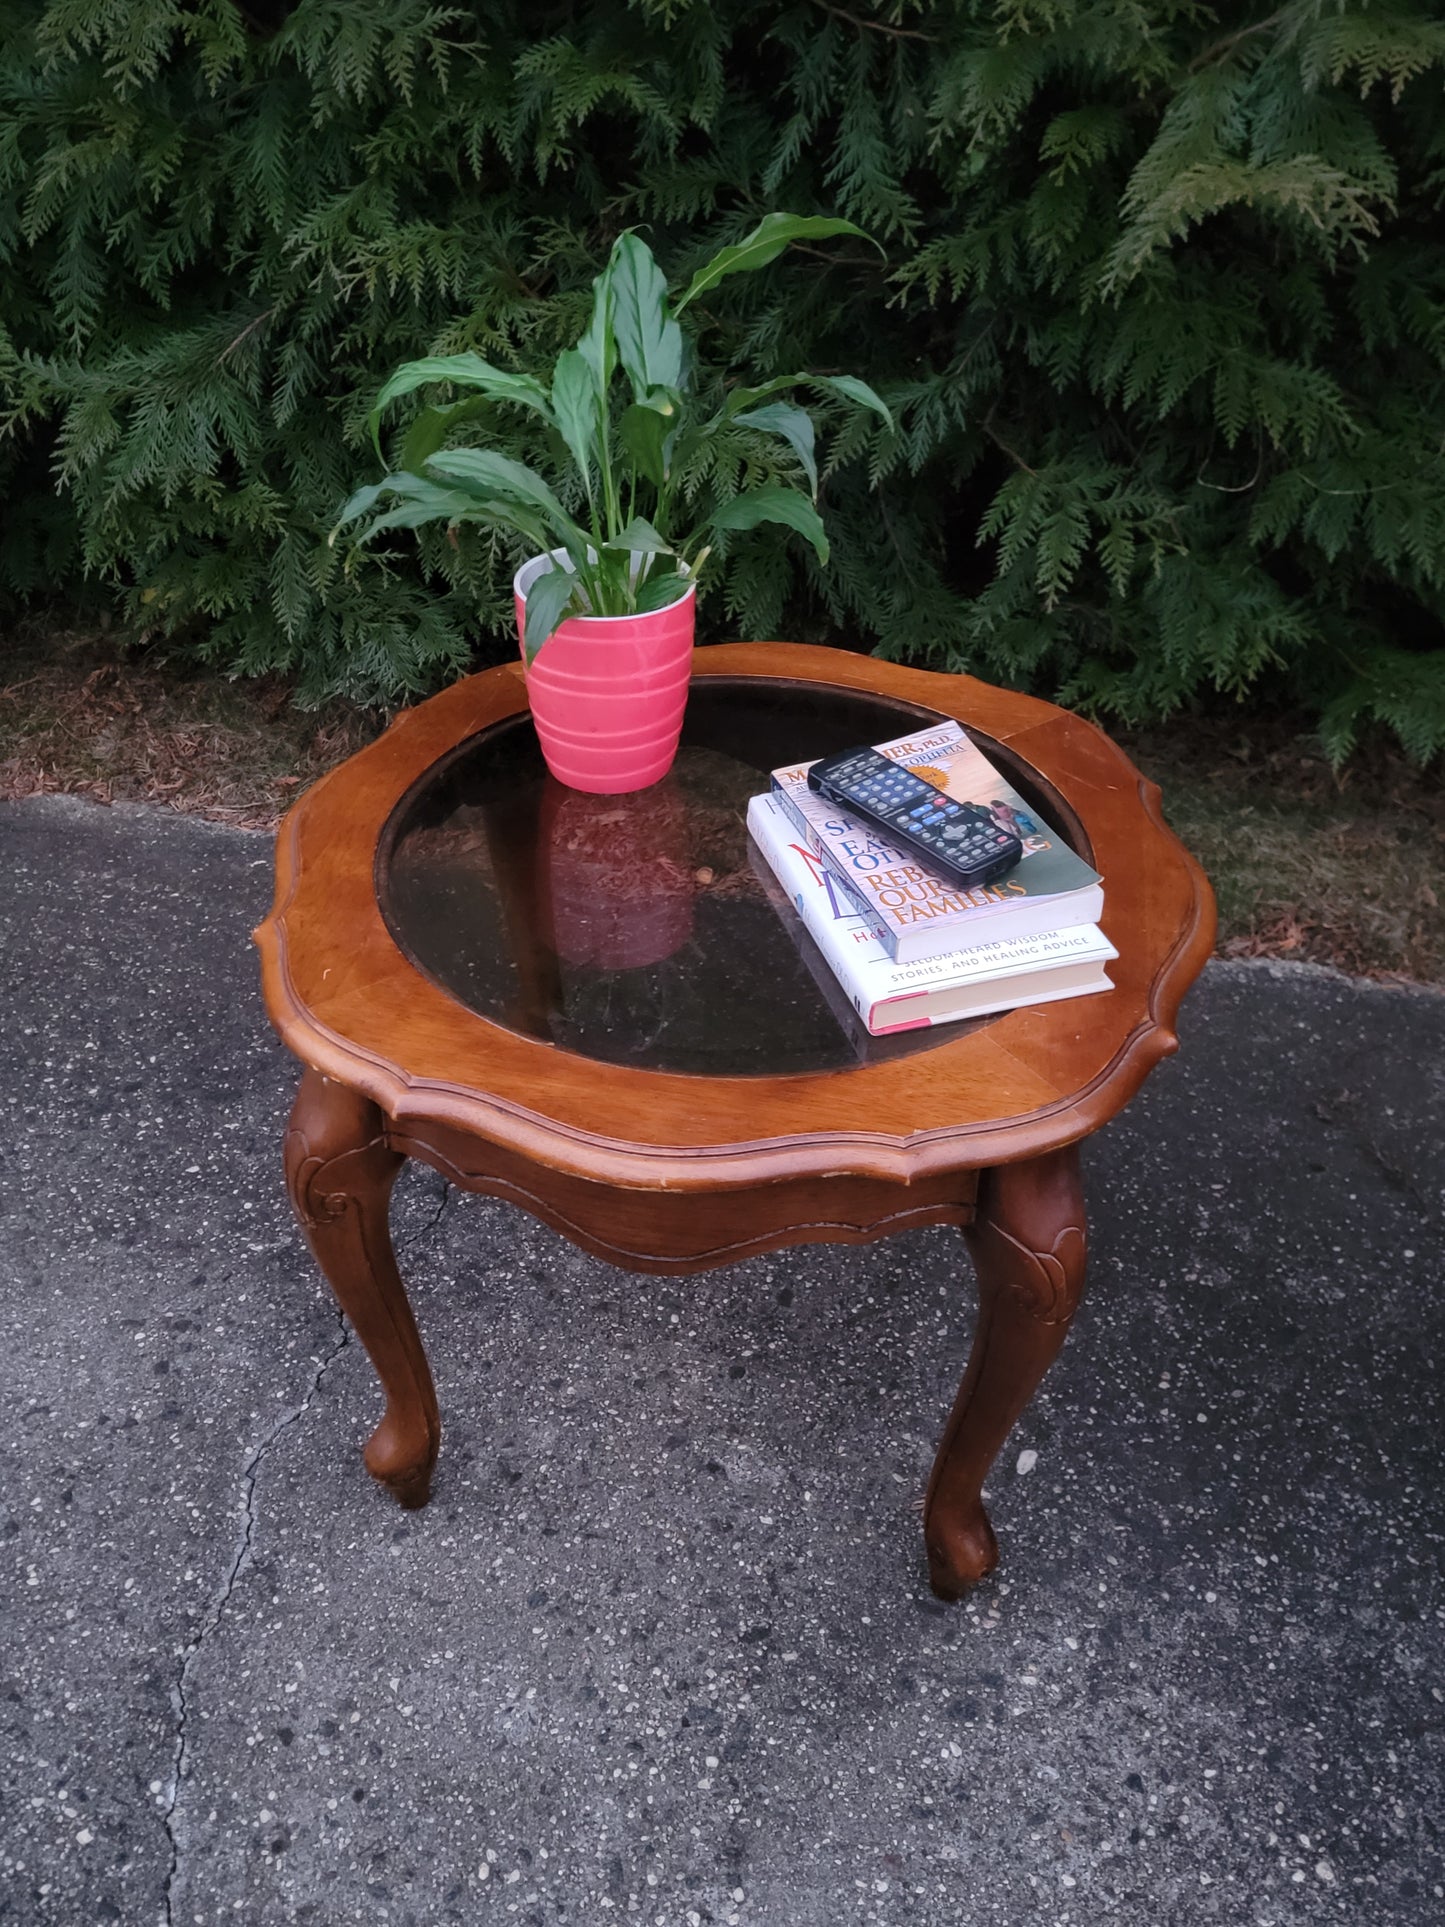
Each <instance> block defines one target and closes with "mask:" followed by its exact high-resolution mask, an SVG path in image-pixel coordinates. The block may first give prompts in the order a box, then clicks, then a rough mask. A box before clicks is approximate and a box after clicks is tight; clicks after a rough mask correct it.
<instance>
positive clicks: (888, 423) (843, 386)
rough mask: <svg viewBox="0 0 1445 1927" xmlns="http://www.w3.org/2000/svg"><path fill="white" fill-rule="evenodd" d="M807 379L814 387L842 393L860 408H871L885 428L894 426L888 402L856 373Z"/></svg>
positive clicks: (813, 376)
mask: <svg viewBox="0 0 1445 1927" xmlns="http://www.w3.org/2000/svg"><path fill="white" fill-rule="evenodd" d="M807 380H808V381H809V382H811V384H812V385H813V387H814V388H828V389H831V390H832V391H833V393H834V394H835V395H841V396H842V397H843V399H844V401H851V402H855V403H856V404H857V405H858V407H859V408H871V409H872V411H873V413H874V414H875V415H877V416H878V418H879V419H880V420H881V421H882V423H883V425H884V427H885V428H891V427H892V426H893V416H892V415H891V413H890V412H889V409H888V404H887V403H886V402H885V401H884V400H883V398H882V396H881V395H877V394H875V393H874V391H873V390H872V389H871V388H870V387H869V386H868V384H867V382H866V381H859V379H858V377H857V376H856V375H809V376H808V377H807Z"/></svg>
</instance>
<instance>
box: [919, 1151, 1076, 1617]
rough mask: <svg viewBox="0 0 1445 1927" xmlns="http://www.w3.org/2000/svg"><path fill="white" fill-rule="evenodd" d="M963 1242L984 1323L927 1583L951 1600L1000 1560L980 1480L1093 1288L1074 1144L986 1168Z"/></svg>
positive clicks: (943, 1468)
mask: <svg viewBox="0 0 1445 1927" xmlns="http://www.w3.org/2000/svg"><path fill="white" fill-rule="evenodd" d="M964 1236H965V1237H966V1238H967V1240H968V1243H969V1248H970V1250H971V1251H972V1254H973V1260H974V1266H975V1269H976V1270H977V1272H978V1288H979V1314H978V1327H977V1329H976V1331H975V1333H974V1339H973V1349H972V1351H971V1352H970V1354H969V1360H968V1369H967V1370H966V1371H965V1373H964V1376H963V1382H962V1384H961V1385H960V1386H959V1388H958V1396H957V1397H956V1398H955V1400H954V1402H953V1410H952V1412H951V1413H950V1414H949V1418H948V1424H947V1426H946V1427H945V1428H944V1433H943V1438H942V1440H941V1441H940V1444H939V1447H938V1456H937V1458H936V1459H935V1460H934V1464H933V1475H932V1477H931V1478H930V1480H929V1482H928V1496H927V1498H926V1499H925V1501H924V1513H923V1534H924V1543H925V1546H926V1548H927V1552H928V1576H929V1583H930V1584H931V1585H932V1587H933V1590H934V1591H935V1592H936V1593H937V1594H938V1595H939V1597H940V1598H942V1599H956V1598H958V1596H959V1594H960V1593H962V1592H963V1591H964V1590H965V1589H966V1588H967V1587H969V1586H971V1585H973V1584H974V1583H975V1582H976V1581H977V1580H979V1579H982V1578H983V1577H984V1575H985V1574H986V1573H988V1572H991V1571H992V1570H993V1568H994V1567H995V1566H996V1565H997V1564H998V1542H997V1540H996V1539H995V1538H994V1534H993V1527H992V1526H991V1525H990V1524H989V1518H988V1514H987V1512H986V1511H985V1510H984V1505H983V1482H984V1479H985V1478H986V1477H987V1475H988V1470H989V1467H990V1466H991V1465H992V1464H993V1462H994V1460H995V1458H996V1457H997V1456H998V1453H999V1451H1000V1449H1001V1447H1002V1446H1003V1442H1004V1440H1005V1439H1006V1438H1007V1437H1008V1435H1009V1433H1010V1432H1011V1431H1012V1429H1013V1427H1014V1425H1015V1424H1016V1423H1017V1421H1018V1419H1019V1417H1020V1416H1021V1415H1022V1413H1023V1411H1024V1409H1025V1407H1026V1406H1027V1405H1028V1402H1029V1400H1030V1399H1031V1398H1032V1397H1033V1395H1034V1392H1035V1391H1036V1389H1037V1388H1038V1385H1039V1381H1040V1380H1041V1379H1042V1378H1043V1375H1044V1373H1045V1372H1046V1371H1047V1370H1048V1368H1049V1366H1050V1365H1051V1364H1052V1363H1053V1361H1054V1359H1055V1358H1056V1357H1057V1356H1058V1353H1059V1350H1060V1348H1061V1346H1062V1345H1063V1342H1064V1338H1065V1336H1066V1335H1067V1332H1068V1329H1069V1321H1070V1319H1071V1318H1072V1317H1073V1315H1074V1310H1075V1307H1076V1306H1077V1305H1078V1302H1079V1295H1080V1293H1081V1292H1082V1291H1083V1288H1084V1266H1085V1259H1086V1255H1087V1232H1086V1229H1085V1215H1084V1193H1083V1186H1082V1184H1081V1181H1080V1178H1079V1160H1078V1149H1077V1146H1074V1145H1069V1146H1067V1147H1066V1148H1065V1149H1064V1150H1062V1151H1052V1152H1049V1153H1048V1154H1047V1155H1045V1156H1044V1157H1040V1158H1032V1159H1030V1160H1029V1161H1028V1162H1027V1163H1023V1164H1002V1165H998V1166H997V1167H995V1168H994V1169H993V1170H991V1171H985V1172H984V1174H983V1177H982V1179H981V1180H980V1184H979V1194H978V1211H977V1215H976V1217H975V1219H974V1222H973V1224H972V1225H970V1226H969V1227H968V1229H967V1230H966V1231H965V1232H964Z"/></svg>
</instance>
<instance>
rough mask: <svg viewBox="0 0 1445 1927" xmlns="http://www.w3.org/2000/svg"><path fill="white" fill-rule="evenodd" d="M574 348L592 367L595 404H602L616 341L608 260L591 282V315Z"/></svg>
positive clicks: (610, 268)
mask: <svg viewBox="0 0 1445 1927" xmlns="http://www.w3.org/2000/svg"><path fill="white" fill-rule="evenodd" d="M577 352H578V354H579V355H581V357H582V359H583V360H584V361H585V362H586V363H587V366H588V367H589V368H590V369H591V370H592V378H593V380H594V381H595V382H596V384H597V399H598V403H599V406H604V407H605V406H606V400H607V389H608V386H609V384H610V383H611V380H612V371H613V369H614V368H615V367H616V366H617V341H616V336H615V334H614V332H613V326H612V263H611V261H609V262H608V263H607V266H606V267H605V268H604V269H603V270H602V272H601V274H599V275H598V276H597V278H596V279H595V280H594V281H593V283H592V319H591V321H589V322H588V324H587V332H586V334H584V335H583V337H582V339H581V340H580V341H579V342H578V343H577Z"/></svg>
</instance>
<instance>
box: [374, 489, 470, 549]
mask: <svg viewBox="0 0 1445 1927" xmlns="http://www.w3.org/2000/svg"><path fill="white" fill-rule="evenodd" d="M477 519H478V509H477V504H476V503H475V502H474V501H473V500H472V498H471V496H470V495H461V494H458V493H457V492H456V491H455V490H453V489H440V488H439V489H438V490H437V491H436V496H435V499H433V500H431V501H415V502H403V503H402V504H401V506H400V508H394V509H388V510H387V512H386V514H385V515H379V516H378V517H377V518H376V520H375V521H374V522H373V523H371V525H370V526H369V527H368V528H366V529H363V530H362V533H361V541H362V542H363V543H365V542H370V541H373V540H374V539H375V538H376V537H377V536H378V535H382V534H384V533H385V532H386V530H388V529H419V528H422V527H424V526H425V525H426V524H427V523H428V522H463V521H475V520H477Z"/></svg>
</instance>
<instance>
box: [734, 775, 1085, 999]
mask: <svg viewBox="0 0 1445 1927" xmlns="http://www.w3.org/2000/svg"><path fill="white" fill-rule="evenodd" d="M748 829H749V831H750V832H751V834H752V837H753V840H754V841H755V842H756V844H757V846H758V848H759V849H760V850H761V851H762V853H763V855H764V856H765V857H766V858H767V860H768V864H769V867H770V868H771V869H772V872H773V874H774V875H775V876H776V877H777V879H778V881H779V883H780V884H781V885H782V886H783V888H784V890H785V891H786V892H787V894H788V896H789V898H790V899H791V900H792V903H793V907H794V908H795V909H796V910H797V912H798V915H799V916H800V917H801V918H802V920H803V923H804V924H805V925H806V927H807V930H808V932H809V934H810V935H811V937H812V938H813V941H814V942H815V943H816V944H817V946H818V948H819V949H820V950H821V951H822V953H823V955H824V957H825V958H826V959H827V961H828V963H829V965H830V966H831V967H832V970H833V972H834V975H835V976H836V977H837V979H838V981H839V983H840V984H841V985H842V987H843V990H844V992H845V993H846V995H847V997H848V1000H849V1002H850V1003H851V1004H852V1006H853V1008H854V1009H855V1010H856V1011H857V1012H858V1015H859V1016H860V1017H861V1018H862V1019H863V1022H864V1023H865V1024H866V1025H867V1027H868V1029H869V1030H870V1031H871V1032H872V1033H873V1034H874V1036H884V1035H886V1034H887V1033H888V1032H890V1031H898V1030H914V1029H917V1028H919V1027H920V1026H923V1025H926V1024H946V1023H950V1022H953V1021H956V1020H957V1019H959V1018H962V1017H984V1016H987V1015H988V1014H989V1013H990V1012H991V1011H997V1010H1013V1009H1015V1008H1017V1007H1018V1006H1020V1005H1023V1004H1047V1003H1053V1002H1055V1001H1056V1000H1057V999H1059V998H1062V997H1087V996H1091V995H1092V994H1093V993H1095V992H1096V991H1101V990H1110V989H1112V988H1113V986H1112V984H1111V983H1110V981H1109V979H1108V977H1107V976H1106V975H1105V973H1104V965H1105V964H1106V963H1108V962H1109V961H1110V959H1111V958H1114V957H1117V956H1118V954H1119V953H1118V951H1117V950H1116V949H1115V948H1114V946H1113V944H1111V943H1110V942H1109V939H1108V938H1107V937H1106V936H1105V935H1104V933H1103V932H1102V931H1101V930H1100V929H1099V928H1098V926H1097V925H1096V924H1092V923H1085V924H1076V925H1072V926H1070V927H1069V928H1068V929H1064V930H1051V931H1046V932H1041V933H1037V934H1035V935H1032V936H1027V937H1007V938H1004V939H1002V940H1000V941H997V942H994V943H984V944H978V945H976V946H974V947H971V948H970V949H967V950H950V951H946V952H944V953H942V954H941V955H939V956H934V957H924V958H920V959H917V960H916V961H913V962H910V963H898V962H896V961H895V960H894V959H893V958H892V957H890V956H889V954H888V951H887V949H886V948H885V946H884V943H883V940H882V934H881V932H880V930H879V928H878V925H877V924H876V923H871V922H870V920H869V919H868V918H867V917H865V916H863V915H862V914H860V912H859V910H858V908H857V905H856V903H855V902H854V900H853V898H852V897H851V895H850V894H849V893H848V891H847V890H845V889H844V888H843V887H842V884H841V882H840V880H839V879H838V878H837V877H835V876H834V875H833V873H832V872H831V870H829V868H828V867H827V866H826V865H825V864H824V862H823V861H822V859H821V858H820V857H819V856H818V855H817V853H816V852H815V851H814V850H812V849H811V848H809V846H808V844H807V842H806V841H805V840H804V839H803V838H802V837H800V836H799V834H798V832H797V830H796V828H795V827H794V825H793V823H792V821H791V819H790V817H789V815H788V812H787V810H786V809H785V808H784V807H783V805H782V803H781V802H780V801H779V800H778V798H777V796H776V794H769V795H765V796H755V797H753V799H752V800H751V802H750V803H749V804H748Z"/></svg>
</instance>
